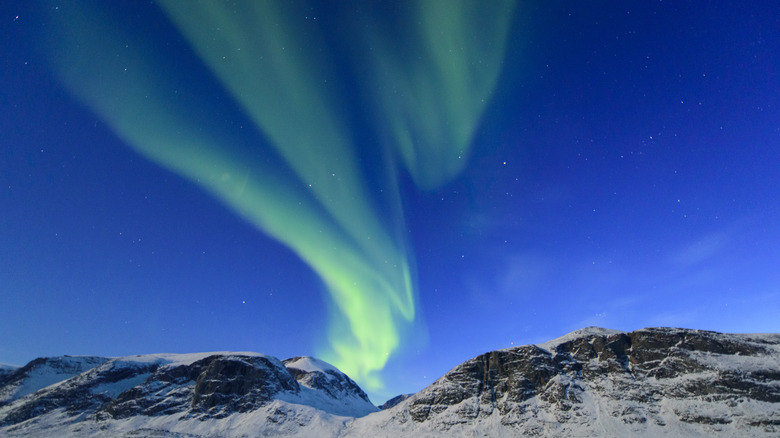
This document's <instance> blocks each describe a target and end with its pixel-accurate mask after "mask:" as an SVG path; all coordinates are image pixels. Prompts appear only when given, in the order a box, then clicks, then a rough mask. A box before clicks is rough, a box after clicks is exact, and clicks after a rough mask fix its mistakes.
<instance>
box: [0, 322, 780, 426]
mask: <svg viewBox="0 0 780 438" xmlns="http://www.w3.org/2000/svg"><path fill="white" fill-rule="evenodd" d="M52 359H53V358H42V359H36V360H34V361H32V362H30V364H28V365H25V367H22V368H19V369H17V370H15V371H14V372H13V373H11V374H10V375H2V377H0V435H4V436H6V435H7V436H29V435H35V436H103V435H105V434H109V435H112V436H171V437H173V436H193V437H197V436H215V435H219V436H263V435H268V434H273V435H282V436H285V435H286V436H293V435H294V436H334V437H336V436H344V437H347V436H366V435H372V436H398V435H410V434H412V435H415V436H445V435H446V436H474V435H476V434H480V435H481V434H487V435H527V436H561V435H567V436H619V435H632V436H647V437H650V436H734V435H739V436H756V437H759V436H761V437H763V436H777V434H778V433H780V409H779V408H780V335H778V334H724V333H716V332H709V331H703V330H690V329H675V328H648V329H642V330H636V331H633V332H622V331H618V330H610V329H601V328H594V327H587V328H584V329H581V330H577V331H575V332H572V333H569V334H567V335H564V336H562V337H560V338H556V339H554V340H551V341H548V342H545V343H542V344H537V345H533V344H529V345H523V346H518V347H512V348H508V349H503V350H496V351H491V352H488V353H485V354H482V355H479V356H477V357H475V358H473V359H469V360H467V361H465V362H463V363H461V364H459V365H457V366H455V367H454V368H452V369H451V370H450V371H448V372H447V373H445V374H444V375H443V376H442V377H441V378H439V379H437V380H436V381H435V382H434V383H433V384H431V385H429V386H428V387H426V388H424V389H423V390H421V391H419V392H417V393H416V394H412V395H410V396H408V397H407V398H404V397H400V398H399V399H398V400H393V401H394V404H393V405H392V406H383V407H385V409H383V410H381V411H379V410H378V408H377V407H376V406H374V405H373V404H371V403H370V401H369V400H368V397H367V395H366V394H365V392H363V391H362V389H360V387H359V386H358V385H357V384H356V383H355V382H354V381H352V380H351V379H350V378H349V377H348V376H347V375H345V374H343V373H341V372H340V371H339V370H338V369H336V368H335V367H333V366H332V365H330V364H328V363H327V362H324V361H321V360H319V359H316V358H308V357H294V358H290V359H285V360H282V361H280V360H278V359H276V358H274V357H272V356H267V355H263V354H259V353H231V352H218V353H198V354H190V355H165V354H160V355H143V356H128V357H123V358H110V359H109V358H102V359H105V361H101V360H102V359H101V358H97V359H95V357H92V359H91V360H92V362H89V363H88V364H89V365H92V364H94V366H93V367H91V368H89V369H88V370H84V371H82V372H80V373H78V374H76V375H72V376H70V377H68V376H69V374H68V373H65V372H63V373H61V374H59V376H60V377H65V379H64V380H61V381H59V382H57V383H54V384H51V385H48V386H45V387H42V388H38V389H36V390H35V391H32V392H29V391H28V393H26V394H23V393H22V392H19V391H18V388H20V387H21V386H24V382H23V381H24V377H23V376H24V375H28V376H35V373H34V370H36V369H39V370H40V369H43V368H40V367H41V366H43V365H42V364H49V365H48V366H49V367H50V369H54V368H56V367H54V366H53V365H51V364H55V363H57V361H56V360H52ZM55 359H56V358H55ZM68 360H69V361H70V362H77V363H86V362H85V361H86V359H85V360H81V359H73V357H70V359H68ZM36 361H37V362H36ZM47 361H48V362H47ZM66 362H67V361H66ZM31 364H35V365H34V366H33V365H31ZM81 366H82V367H84V366H86V365H81ZM36 367H38V368H36ZM70 370H71V371H70V373H71V374H72V373H75V372H76V371H78V369H77V368H71V369H70ZM25 373H27V374H25ZM19 382H22V384H21V386H20V383H19ZM40 382H43V381H41V380H40V379H39V385H40V384H41V383H40ZM43 383H45V382H43ZM8 388H11V389H13V388H17V392H16V393H14V394H21V395H20V396H11V397H9V396H7V394H11V393H12V392H13V391H11V389H8ZM27 388H28V389H34V385H32V386H30V385H28V386H27ZM3 395H5V398H2V397H1V396H3Z"/></svg>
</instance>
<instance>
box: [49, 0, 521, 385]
mask: <svg viewBox="0 0 780 438" xmlns="http://www.w3.org/2000/svg"><path fill="white" fill-rule="evenodd" d="M160 5H161V7H162V8H163V10H164V11H165V12H166V14H167V15H168V16H169V17H170V19H171V21H172V22H173V23H174V24H175V25H176V27H177V28H178V29H179V31H180V32H181V33H182V35H184V36H185V38H186V39H187V41H188V42H189V44H190V45H191V46H192V48H193V50H194V51H195V52H196V53H197V54H198V56H199V57H200V59H201V60H202V61H203V63H204V64H205V65H206V66H207V67H208V68H209V70H210V71H211V72H212V73H213V75H214V76H215V77H216V78H217V80H218V81H219V83H220V84H221V85H222V86H223V87H224V88H225V89H226V90H227V91H228V92H229V94H230V96H232V97H233V99H235V101H236V103H237V105H239V106H240V108H241V109H242V111H243V112H244V113H245V115H246V116H247V118H248V119H250V120H251V121H252V122H253V123H254V126H255V127H256V128H257V130H258V131H259V132H260V133H262V135H263V136H264V137H265V138H266V139H267V142H266V143H265V144H264V145H263V146H265V147H266V150H263V149H262V148H261V147H259V146H255V147H253V146H251V145H250V146H243V147H241V146H236V145H237V143H240V139H237V138H235V136H232V135H231V133H229V132H226V130H219V129H216V130H213V132H206V133H204V132H199V130H198V126H200V125H199V123H198V122H199V121H198V120H197V119H195V118H193V117H188V116H187V108H188V107H190V106H193V105H195V106H197V107H201V108H204V109H203V113H204V114H205V116H206V117H212V116H211V115H209V113H208V103H207V102H206V101H204V99H203V98H202V97H201V96H198V95H196V93H194V92H192V91H190V90H188V89H187V88H186V87H187V83H186V77H181V76H182V73H184V72H180V73H178V74H175V73H174V74H170V75H169V76H167V77H165V76H161V74H160V73H159V72H161V71H165V70H166V69H167V70H168V71H172V72H173V71H176V65H166V63H165V62H164V61H161V60H164V59H165V53H159V54H158V53H157V52H158V51H159V50H157V49H156V47H155V46H154V44H152V43H151V42H149V41H144V39H143V38H142V37H138V36H135V35H133V34H131V33H124V34H123V33H121V30H120V31H119V32H118V31H117V30H116V29H114V28H113V26H112V25H111V23H110V22H108V21H107V20H104V19H103V18H101V17H100V15H98V13H99V11H96V10H93V8H92V7H90V6H89V5H84V7H73V8H63V10H60V9H56V10H54V13H53V14H52V22H53V23H55V25H58V26H59V29H60V30H59V32H61V33H55V34H54V35H52V36H53V38H52V40H53V41H52V44H53V45H54V46H53V47H52V48H51V49H50V50H51V53H52V55H51V57H52V58H53V60H54V65H55V70H56V72H57V73H58V74H59V75H61V79H62V81H63V82H64V83H65V85H66V87H67V88H68V89H70V90H71V91H72V92H73V93H74V94H75V96H76V97H77V98H78V99H81V100H83V101H84V102H85V104H86V105H87V106H88V107H89V108H90V109H92V110H93V111H94V112H95V113H96V114H97V115H99V116H100V117H101V118H102V119H104V120H105V121H106V123H107V124H108V125H109V126H111V127H112V129H113V130H114V131H115V132H116V134H117V136H118V137H120V138H122V139H124V140H125V141H126V143H127V144H128V145H129V146H131V147H133V148H134V149H135V150H137V151H138V152H139V153H141V154H142V155H143V156H145V157H146V158H148V159H150V160H152V161H154V162H156V163H158V164H160V165H161V166H163V167H165V168H167V169H169V170H171V171H174V172H176V173H177V174H179V175H181V176H183V177H185V178H187V179H189V180H191V181H193V182H195V183H196V184H198V185H199V186H201V187H202V188H204V189H206V190H207V191H209V192H210V193H212V194H214V195H215V196H216V197H218V198H219V199H220V200H221V201H222V202H224V203H225V204H226V205H227V206H228V207H230V208H231V209H233V210H234V211H235V212H236V213H238V214H240V215H241V216H242V217H244V218H245V219H246V220H248V221H249V222H250V223H252V224H253V225H255V226H256V227H258V229H259V230H262V231H264V232H266V233H268V234H269V235H271V236H273V237H274V238H276V239H278V240H279V241H280V242H282V243H284V244H285V245H287V246H288V247H289V248H290V249H291V250H293V251H294V252H295V253H296V254H297V255H298V256H299V257H300V258H301V259H302V260H303V261H304V262H305V263H306V264H308V265H309V266H310V267H311V268H312V269H313V270H314V271H315V272H316V273H317V274H318V275H319V277H320V278H321V279H322V281H323V283H324V284H325V285H326V287H327V289H328V291H329V294H330V298H331V300H332V309H333V311H332V312H331V313H332V315H331V323H330V328H329V333H330V334H329V340H330V349H329V350H326V351H323V352H322V353H321V354H322V355H323V356H324V357H325V358H326V359H327V360H329V361H331V362H332V363H334V364H335V365H336V366H338V367H339V368H340V369H342V370H344V371H345V372H347V373H348V374H349V375H351V376H354V377H355V378H356V379H357V380H358V381H361V382H363V384H364V385H366V386H367V387H368V388H370V389H381V388H382V383H381V382H380V381H379V380H378V378H376V377H374V376H372V373H374V372H376V371H379V370H381V369H382V368H383V367H384V365H385V362H386V361H387V359H388V358H389V356H390V355H391V354H392V353H393V352H394V351H395V350H396V349H397V348H398V346H399V343H400V342H401V340H402V336H404V335H406V336H408V335H409V333H408V332H409V329H408V327H410V326H412V324H413V322H414V319H415V301H416V297H415V294H416V291H415V286H414V284H415V278H414V277H413V273H414V272H415V267H414V266H413V265H411V266H410V263H412V264H413V261H411V262H410V258H411V259H412V260H413V257H411V255H410V253H409V250H408V242H407V239H406V238H405V236H404V234H403V232H402V230H403V229H404V228H405V224H404V215H403V210H402V206H401V203H400V199H399V196H398V190H399V188H398V186H397V183H396V182H395V181H396V179H397V177H396V172H397V170H396V166H397V164H396V163H401V162H402V163H404V164H405V166H406V168H407V169H408V171H409V172H410V174H411V175H412V177H413V179H414V180H415V181H417V182H418V183H419V184H421V185H422V186H423V187H425V188H435V187H438V186H441V185H442V184H445V183H446V182H448V181H449V180H450V179H452V178H453V177H454V176H455V175H457V173H458V171H459V170H460V169H461V168H462V167H463V165H462V164H461V163H463V162H465V161H466V158H467V155H468V146H469V144H470V142H471V137H472V135H473V132H474V129H475V127H476V125H477V123H478V121H479V118H480V115H481V112H482V109H483V108H484V106H485V105H486V101H487V100H489V98H490V95H491V92H492V89H493V87H494V85H495V83H496V81H497V77H498V74H499V72H500V66H501V57H502V54H503V46H504V39H505V37H506V33H507V27H508V22H509V20H510V18H511V13H512V8H511V4H510V3H507V2H504V3H501V2H496V3H494V4H493V6H491V8H488V9H484V8H481V9H480V11H479V12H480V14H475V11H474V6H475V5H474V4H473V3H468V2H448V3H443V2H419V3H409V4H406V5H403V7H402V8H401V9H404V10H403V11H402V15H403V16H402V17H401V20H402V21H403V22H411V23H414V25H415V27H417V28H416V29H409V30H408V34H410V35H412V36H416V35H419V40H417V39H411V38H410V39H411V40H410V41H409V42H408V46H409V47H412V48H414V49H416V50H415V51H417V52H419V53H417V54H415V55H413V57H414V58H416V61H414V62H408V61H404V59H405V58H406V56H405V55H404V54H401V53H392V52H393V51H392V50H391V49H393V48H397V46H395V45H392V46H391V45H390V42H389V39H390V35H384V34H378V35H372V36H370V37H369V39H376V40H377V45H378V47H379V48H378V49H377V53H376V54H375V55H373V56H371V57H370V59H371V60H376V64H377V65H376V66H375V67H374V70H375V72H376V73H375V74H368V75H366V76H367V77H366V78H362V80H363V81H364V83H363V84H362V85H361V88H362V89H363V90H365V93H366V94H367V96H368V97H369V100H368V101H375V102H377V107H376V108H369V111H372V112H373V113H376V114H377V122H379V121H380V120H381V121H384V122H386V123H387V124H388V125H389V126H390V128H389V129H390V131H391V136H390V137H388V138H387V141H384V142H383V143H382V144H381V145H378V146H375V147H379V148H385V149H386V150H383V151H381V153H380V156H381V157H382V158H383V160H382V162H381V163H380V165H381V166H382V167H383V169H382V170H384V171H385V172H384V173H386V176H385V177H384V178H379V179H378V180H375V181H373V183H374V184H377V183H379V188H380V193H381V194H382V195H381V196H374V197H373V198H374V199H372V196H371V195H370V194H369V192H370V189H371V187H367V186H366V184H365V183H364V181H366V180H367V179H366V178H365V177H364V176H363V174H364V173H365V172H366V171H367V169H362V168H361V167H360V165H359V164H358V161H359V159H360V157H359V156H358V150H357V147H356V146H355V144H354V141H355V140H354V136H353V135H352V134H351V133H350V126H349V123H348V121H345V120H344V119H343V117H341V116H340V115H341V114H343V112H344V111H343V110H342V109H341V107H342V106H344V105H347V104H351V105H360V104H363V105H367V104H368V102H360V101H346V100H345V99H344V98H340V97H339V96H338V90H339V85H338V82H339V77H338V76H336V75H334V74H333V73H331V72H329V59H330V58H332V57H335V56H336V54H330V53H328V52H329V51H331V50H333V48H332V47H328V46H325V45H324V44H322V41H323V37H322V35H320V34H318V32H317V28H316V27H313V28H311V29H308V30H305V31H304V29H300V28H298V26H299V25H300V16H301V15H302V14H303V13H304V12H305V8H304V6H305V4H304V3H302V2H301V3H294V2H292V3H288V2H285V3H278V2H243V3H239V4H238V5H235V4H230V3H223V2H212V1H205V0H204V1H200V2H181V1H163V2H161V3H160ZM380 18H381V17H380ZM476 18H478V19H479V20H480V21H483V22H484V23H483V26H478V23H473V22H472V21H475V19H476ZM369 19H370V18H369ZM377 19H378V18H377ZM485 23H487V24H489V25H490V27H485V26H484V24H485ZM354 38H355V39H361V38H363V37H361V36H360V35H355V36H354ZM385 72H386V73H385ZM396 82H397V85H396V84H395V83H396ZM389 84H392V85H389ZM179 87H180V88H179ZM389 88H392V92H390V91H388V89H389ZM171 89H176V90H179V89H181V93H182V94H185V95H186V96H190V97H189V98H186V97H185V98H181V99H178V98H176V97H171V96H170V93H169V92H166V91H165V90H171ZM118 102H119V104H117V103H118ZM213 117H216V116H213ZM269 146H270V147H271V148H273V152H275V154H274V155H275V157H274V158H277V159H276V160H270V159H269V158H268V156H269V155H271V153H272V151H269V150H267V148H268V147H269ZM285 167H286V168H289V169H290V170H291V172H290V173H287V174H285V175H280V173H282V172H280V169H281V168H285ZM383 180H384V181H383ZM376 198H379V199H376ZM375 203H379V204H380V206H381V210H378V209H376V208H375V207H374V204H375ZM381 211H385V212H389V213H390V220H389V221H388V220H382V219H381V217H380V216H381Z"/></svg>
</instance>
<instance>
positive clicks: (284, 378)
mask: <svg viewBox="0 0 780 438" xmlns="http://www.w3.org/2000/svg"><path fill="white" fill-rule="evenodd" d="M199 362H205V363H207V364H208V365H206V366H205V369H204V370H203V372H202V373H200V375H199V376H198V379H197V381H196V383H195V390H194V392H193V396H192V410H193V411H199V412H207V413H209V414H210V415H211V416H215V417H222V416H225V415H228V414H229V413H232V412H247V411H249V410H252V409H253V408H257V407H258V406H261V405H262V404H264V403H265V402H268V401H269V400H271V398H272V397H273V396H274V395H275V394H277V393H278V392H281V391H293V392H295V391H298V389H299V387H298V382H297V381H296V380H295V379H294V378H293V377H292V376H291V375H290V373H289V372H288V371H287V369H286V368H284V367H281V366H279V365H278V364H276V363H273V362H271V360H270V359H268V358H265V357H240V356H212V357H208V358H206V359H203V360H202V361H199ZM193 365H198V363H196V364H193Z"/></svg>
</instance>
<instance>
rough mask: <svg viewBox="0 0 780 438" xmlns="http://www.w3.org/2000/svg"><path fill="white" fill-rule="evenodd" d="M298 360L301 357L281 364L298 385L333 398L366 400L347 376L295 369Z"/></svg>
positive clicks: (323, 370)
mask: <svg viewBox="0 0 780 438" xmlns="http://www.w3.org/2000/svg"><path fill="white" fill-rule="evenodd" d="M300 359H308V358H303V357H301V356H297V357H292V358H290V359H285V360H283V361H282V363H283V364H284V365H285V367H287V371H289V372H290V374H291V375H292V376H293V377H294V378H295V380H297V381H298V382H299V383H300V384H302V385H304V386H306V387H308V388H312V389H317V390H320V391H323V392H325V393H326V394H328V395H330V396H331V397H334V398H341V397H345V396H352V397H357V398H360V399H362V400H365V401H366V402H368V403H370V402H369V400H368V394H366V393H365V392H364V391H363V389H361V388H360V386H358V384H357V383H355V381H354V380H352V379H350V378H349V376H347V375H346V374H344V373H342V372H341V371H338V370H335V369H322V370H314V371H311V370H302V369H300V368H296V367H295V366H294V365H290V364H295V363H296V362H297V361H298V360H300Z"/></svg>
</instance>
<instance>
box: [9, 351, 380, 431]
mask: <svg viewBox="0 0 780 438" xmlns="http://www.w3.org/2000/svg"><path fill="white" fill-rule="evenodd" d="M62 359H63V358H50V359H36V360H35V361H33V362H32V363H31V364H33V367H32V368H35V367H40V364H41V363H51V362H56V363H58V362H61V361H62ZM71 359H72V358H71ZM78 359H79V360H81V361H82V362H83V363H87V364H89V366H91V367H89V366H86V365H85V366H83V367H82V368H80V369H83V368H88V369H86V370H84V371H83V372H81V373H79V374H77V375H75V376H72V377H71V376H70V375H69V374H67V373H54V375H52V376H49V377H48V380H49V381H51V380H56V379H57V378H59V379H60V381H58V382H56V383H54V384H52V385H48V386H46V387H44V388H41V389H39V390H37V391H34V392H32V393H29V394H26V395H23V396H21V397H17V398H15V399H12V400H9V401H7V402H6V403H5V405H4V406H0V435H2V436H6V435H11V436H14V435H16V436H30V435H36V436H47V435H49V436H69V435H70V436H82V435H87V436H88V435H90V434H98V435H99V434H106V433H108V432H107V430H110V426H116V425H122V424H124V425H130V426H129V427H130V428H133V429H134V430H136V429H139V428H140V429H142V430H146V431H147V432H144V433H150V434H151V432H150V431H151V430H157V429H155V428H149V427H147V426H144V425H143V423H146V422H148V423H155V424H156V423H162V424H163V426H161V427H160V429H159V430H158V432H159V434H161V436H166V434H167V433H169V432H170V433H171V434H173V435H174V436H176V435H175V433H179V432H175V430H176V429H177V428H178V429H182V430H185V431H186V430H188V429H199V430H206V431H208V433H209V434H217V435H223V433H221V432H220V428H227V429H229V430H230V428H231V425H230V422H231V421H232V420H234V419H235V418H238V417H241V416H242V415H244V416H245V417H246V416H249V418H252V420H251V422H249V423H248V424H247V425H245V426H251V424H252V423H260V424H264V425H265V426H266V427H264V428H261V429H265V430H266V431H267V432H269V433H272V434H275V433H281V434H285V433H288V432H290V431H295V430H298V432H305V431H306V429H307V427H311V428H312V430H328V429H330V428H334V427H340V426H341V424H343V420H341V419H339V418H337V416H346V417H348V418H352V417H357V416H361V415H365V414H367V413H369V412H373V411H375V410H376V407H374V405H372V404H371V403H370V402H369V400H368V396H367V395H366V394H365V392H363V391H362V390H361V389H360V388H359V387H358V386H357V384H355V383H354V382H353V381H352V380H351V379H349V377H347V376H346V375H344V374H343V373H341V372H340V371H338V370H337V369H336V368H335V367H333V366H331V365H329V364H327V363H325V362H322V361H317V360H316V359H311V358H295V360H292V359H291V360H289V361H292V362H291V365H295V364H296V363H302V362H306V363H307V364H308V368H306V369H304V370H302V369H300V368H292V367H291V368H287V367H286V366H285V365H284V363H282V362H281V361H279V360H278V359H276V358H274V357H271V356H265V355H260V354H256V353H247V354H237V353H216V354H193V355H148V356H134V357H124V358H116V359H107V358H100V359H98V360H93V359H94V358H88V359H87V358H78ZM69 360H70V359H69ZM317 365H319V366H320V368H317ZM28 368H31V367H30V366H28V367H24V368H22V369H20V370H18V371H17V372H15V373H14V375H13V376H12V377H13V378H10V379H8V381H10V382H12V383H13V385H12V386H13V387H26V386H30V377H29V376H30V374H31V373H29V372H28V371H29V370H28ZM73 371H74V372H75V371H76V370H75V369H73ZM33 380H35V379H33ZM299 381H300V382H301V383H299ZM218 420H224V421H222V423H219V424H218V425H217V426H215V425H214V424H215V423H214V422H215V421H218ZM139 422H140V426H139ZM206 425H209V426H206ZM212 429H213V430H212ZM233 432H235V428H233ZM144 433H140V435H141V436H143V435H144ZM229 433H230V432H227V434H229ZM333 433H335V432H333ZM109 434H110V435H113V433H109ZM117 434H118V433H117ZM154 434H157V432H154ZM154 434H153V435H154ZM155 436H157V435H155Z"/></svg>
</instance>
